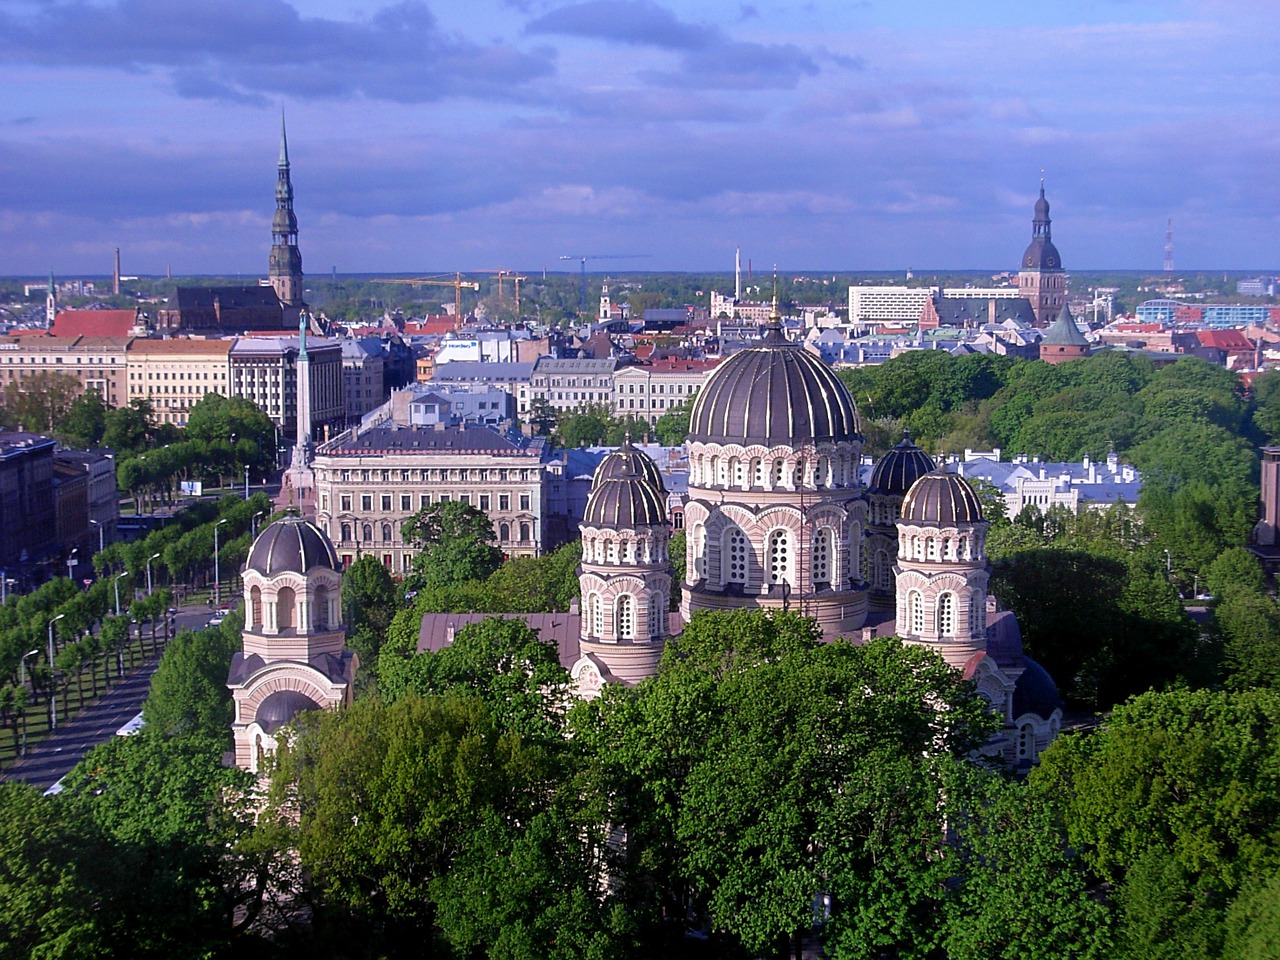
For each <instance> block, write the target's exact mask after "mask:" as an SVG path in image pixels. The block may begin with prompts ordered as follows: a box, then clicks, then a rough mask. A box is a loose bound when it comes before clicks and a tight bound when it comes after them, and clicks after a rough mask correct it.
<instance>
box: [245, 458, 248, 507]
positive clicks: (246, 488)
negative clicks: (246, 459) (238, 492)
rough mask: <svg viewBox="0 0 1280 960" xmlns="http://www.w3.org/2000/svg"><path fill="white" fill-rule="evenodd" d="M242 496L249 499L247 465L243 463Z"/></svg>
mask: <svg viewBox="0 0 1280 960" xmlns="http://www.w3.org/2000/svg"><path fill="white" fill-rule="evenodd" d="M244 498H245V499H246V500H248V499H249V465H248V464H247V463H246V464H245V465H244Z"/></svg>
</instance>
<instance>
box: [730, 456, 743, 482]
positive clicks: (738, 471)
mask: <svg viewBox="0 0 1280 960" xmlns="http://www.w3.org/2000/svg"><path fill="white" fill-rule="evenodd" d="M729 466H730V468H731V469H730V471H729V472H730V473H731V474H733V485H734V486H735V487H745V486H746V485H747V469H746V467H744V466H743V465H742V461H741V460H739V459H738V458H737V457H734V458H733V459H732V460H730V461H729Z"/></svg>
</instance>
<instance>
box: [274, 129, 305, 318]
mask: <svg viewBox="0 0 1280 960" xmlns="http://www.w3.org/2000/svg"><path fill="white" fill-rule="evenodd" d="M267 275H268V276H269V277H270V278H271V286H272V287H274V288H275V291H276V296H278V297H279V298H280V303H281V305H283V307H284V310H285V321H286V322H292V321H293V320H294V319H296V318H297V315H298V311H299V310H300V309H301V308H302V254H301V253H300V252H299V251H298V218H297V217H296V216H294V213H293V183H292V181H291V180H290V179H289V141H288V138H287V137H286V136H285V129H284V114H283V113H282V114H281V115H280V162H279V164H278V165H277V167H276V215H275V217H274V218H273V219H272V221H271V256H270V258H269V260H268V265H267Z"/></svg>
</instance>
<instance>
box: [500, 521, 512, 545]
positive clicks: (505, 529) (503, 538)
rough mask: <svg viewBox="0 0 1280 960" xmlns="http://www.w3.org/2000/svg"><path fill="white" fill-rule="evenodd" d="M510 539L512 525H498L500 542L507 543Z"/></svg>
mask: <svg viewBox="0 0 1280 960" xmlns="http://www.w3.org/2000/svg"><path fill="white" fill-rule="evenodd" d="M510 539H511V524H509V523H500V524H498V540H499V541H500V542H502V543H506V542H507V541H508V540H510Z"/></svg>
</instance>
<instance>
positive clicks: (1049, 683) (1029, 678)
mask: <svg viewBox="0 0 1280 960" xmlns="http://www.w3.org/2000/svg"><path fill="white" fill-rule="evenodd" d="M1024 663H1025V669H1024V670H1023V671H1022V676H1020V677H1019V678H1018V679H1017V681H1016V682H1015V683H1014V685H1013V716H1012V717H1010V718H1009V719H1011V720H1016V719H1017V718H1018V717H1020V716H1022V715H1023V714H1024V713H1034V714H1035V715H1036V716H1038V717H1040V718H1041V719H1043V720H1048V719H1049V716H1050V715H1051V714H1052V713H1053V711H1055V710H1057V709H1058V708H1059V707H1061V706H1062V695H1061V694H1059V693H1058V685H1057V684H1056V683H1054V682H1053V677H1051V676H1049V671H1048V670H1046V669H1045V668H1044V667H1042V666H1041V665H1040V664H1038V663H1036V661H1034V660H1032V659H1031V658H1030V657H1026V658H1025V659H1024Z"/></svg>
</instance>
